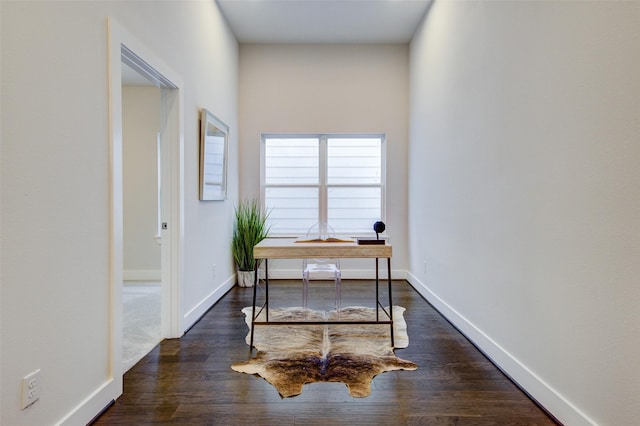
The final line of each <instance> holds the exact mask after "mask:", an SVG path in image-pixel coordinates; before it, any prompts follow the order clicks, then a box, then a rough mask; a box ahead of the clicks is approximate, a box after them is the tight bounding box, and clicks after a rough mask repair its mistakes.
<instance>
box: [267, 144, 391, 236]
mask: <svg viewBox="0 0 640 426" xmlns="http://www.w3.org/2000/svg"><path fill="white" fill-rule="evenodd" d="M295 138H317V139H318V140H319V141H320V145H319V165H318V166H319V175H320V176H319V179H320V181H319V183H318V184H299V185H267V184H266V182H265V181H266V168H265V162H266V158H265V156H266V139H295ZM333 138H345V139H348V138H353V139H357V138H379V139H380V151H381V152H380V156H381V158H380V160H381V164H380V168H381V170H380V174H381V176H380V184H362V185H354V184H328V183H327V151H328V143H327V142H328V140H329V139H333ZM386 142H387V138H386V134H384V133H263V134H262V135H261V137H260V202H261V206H262V208H263V209H265V208H266V206H265V200H266V195H265V194H266V188H267V187H287V188H288V187H292V186H297V187H301V188H303V187H307V188H318V192H319V200H318V210H319V211H318V217H319V221H320V222H328V190H329V188H330V187H334V188H339V187H353V186H362V187H371V188H380V216H381V218H380V220H381V221H383V222H386V205H387V203H386V188H387V179H386V176H387V143H386ZM371 225H372V228H371V231H370V232H367V233H363V232H355V231H353V232H347V233H340V235H341V236H344V237H358V236H371V235H375V232H374V231H373V224H371ZM271 235H273V236H293V237H295V236H296V235H289V234H288V233H287V234H285V233H280V232H271Z"/></svg>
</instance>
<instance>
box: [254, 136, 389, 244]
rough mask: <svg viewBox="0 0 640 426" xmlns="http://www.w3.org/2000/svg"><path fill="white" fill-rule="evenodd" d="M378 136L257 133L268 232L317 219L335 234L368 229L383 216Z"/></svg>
mask: <svg viewBox="0 0 640 426" xmlns="http://www.w3.org/2000/svg"><path fill="white" fill-rule="evenodd" d="M383 146H384V136H383V135H357V136H354V135H295V136H294V135H263V137H262V151H261V154H262V155H261V157H262V160H261V165H262V167H261V182H262V188H261V189H262V195H263V197H262V199H263V200H264V206H265V208H266V209H267V210H268V211H269V212H270V213H269V224H270V225H271V233H272V234H274V235H278V234H280V235H284V234H286V235H302V234H304V233H306V231H307V229H309V228H310V227H311V226H312V225H314V224H315V223H317V222H325V221H326V222H327V223H329V225H330V226H331V227H332V228H333V229H334V231H335V232H336V233H337V234H341V235H362V234H368V233H371V232H372V226H373V223H374V222H376V221H378V220H384V217H383V216H384V208H383V207H384V180H385V179H384V163H385V161H384V149H383Z"/></svg>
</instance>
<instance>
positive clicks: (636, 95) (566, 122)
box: [409, 1, 640, 425]
mask: <svg viewBox="0 0 640 426" xmlns="http://www.w3.org/2000/svg"><path fill="white" fill-rule="evenodd" d="M639 24H640V8H639V7H638V3H637V2H537V1H536V2H529V1H525V2H489V1H486V2H485V1H478V2H446V1H436V2H435V3H434V4H433V6H432V7H431V10H430V12H429V13H428V16H427V17H426V19H425V22H424V24H423V25H422V28H421V30H420V32H419V33H418V34H417V35H416V37H415V38H414V40H413V42H412V44H411V66H410V67H411V118H410V147H409V154H410V156H409V200H410V202H409V229H410V230H411V233H410V234H409V238H410V243H409V252H410V257H409V270H410V281H411V282H412V283H413V284H414V285H415V286H416V287H418V288H419V289H420V290H421V292H422V293H423V294H424V295H425V296H427V298H428V299H429V300H431V301H432V302H433V303H434V304H436V306H437V307H439V308H440V309H441V310H442V311H443V312H445V313H446V314H447V316H448V317H449V318H450V319H451V320H452V321H453V322H454V323H455V324H456V325H457V326H459V327H460V328H461V329H462V330H463V331H464V332H465V333H467V334H468V335H469V336H470V337H471V338H472V339H473V340H474V341H475V342H476V343H478V344H479V345H480V346H481V347H482V348H483V349H484V350H485V351H486V352H487V353H488V354H489V355H490V356H491V357H492V358H493V359H495V360H497V361H498V362H499V364H500V365H501V366H502V367H503V368H505V370H507V372H508V373H509V374H511V375H512V376H513V377H514V378H515V379H516V380H517V381H518V382H520V383H521V384H522V385H523V386H524V387H525V388H526V389H527V390H528V391H529V392H530V393H531V394H532V395H533V396H534V397H535V398H537V399H538V400H539V401H540V402H541V403H542V404H543V405H545V406H546V407H547V408H548V409H550V410H551V411H552V412H553V414H554V415H556V416H557V417H558V418H559V419H560V420H561V421H563V422H564V423H565V424H567V425H577V424H589V423H597V424H602V425H630V424H635V423H637V419H638V418H639V417H640V400H639V399H638V395H640V370H639V369H638V367H637V360H638V359H640V339H638V335H637V330H638V324H639V323H640V310H639V309H638V306H640V286H639V285H638V277H639V276H640V263H639V262H638V259H639V258H640V227H639V226H640V198H639V196H638V195H639V194H640V179H639V178H638V176H639V175H638V159H639V158H640V144H639V143H638V141H639V140H640V77H639V76H640V25H639ZM424 261H426V265H427V266H426V273H425V272H424V263H423V262H424Z"/></svg>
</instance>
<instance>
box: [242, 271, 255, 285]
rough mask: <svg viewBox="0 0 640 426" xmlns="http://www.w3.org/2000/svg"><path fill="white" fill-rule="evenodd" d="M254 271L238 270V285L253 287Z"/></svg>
mask: <svg viewBox="0 0 640 426" xmlns="http://www.w3.org/2000/svg"><path fill="white" fill-rule="evenodd" d="M253 278H254V272H253V271H238V285H239V286H240V287H253Z"/></svg>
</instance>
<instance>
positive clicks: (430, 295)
mask: <svg viewBox="0 0 640 426" xmlns="http://www.w3.org/2000/svg"><path fill="white" fill-rule="evenodd" d="M406 279H407V281H409V283H411V285H412V286H413V288H415V289H416V291H418V293H420V294H421V295H422V297H424V298H425V299H426V300H427V301H428V302H429V303H430V304H431V305H433V306H434V307H435V308H436V309H437V310H438V311H439V312H440V313H441V314H442V315H443V316H444V317H445V318H446V319H447V320H448V321H450V322H451V323H452V324H453V325H454V326H455V327H456V328H457V329H458V330H459V331H460V332H461V333H462V334H464V335H465V336H466V337H467V338H468V339H469V340H470V341H471V342H473V344H474V345H476V347H478V348H479V349H480V350H481V351H482V352H483V353H484V354H485V355H486V356H487V357H489V359H491V360H492V362H494V363H495V364H496V365H497V366H498V367H499V368H500V369H501V370H502V371H503V372H504V373H505V374H506V375H507V376H509V377H510V378H511V379H512V380H513V381H514V382H515V383H517V384H518V386H520V387H521V388H522V389H523V390H524V391H525V392H526V393H527V394H529V395H530V397H531V398H533V399H535V400H536V401H537V402H538V403H539V404H540V405H542V406H543V407H545V409H546V410H547V411H548V412H549V413H552V415H553V416H554V417H556V418H557V419H558V420H559V421H561V422H562V423H563V424H567V425H597V423H596V422H595V421H594V420H593V419H591V418H589V417H588V416H587V415H586V414H585V413H583V412H582V411H580V409H579V408H578V407H576V406H575V405H573V404H572V403H571V402H570V401H569V400H567V399H566V398H565V397H564V396H562V395H561V394H560V393H559V392H558V391H557V390H556V389H554V388H552V387H551V386H550V385H549V384H548V383H546V382H545V381H544V380H543V379H542V378H541V377H539V376H538V375H536V374H535V373H534V372H533V371H532V370H531V369H529V368H528V367H527V366H526V365H525V364H523V363H522V362H520V360H518V359H517V358H516V357H514V356H513V355H512V354H510V353H509V352H508V351H507V350H506V349H504V348H503V347H502V346H500V344H499V343H498V342H496V341H494V340H493V339H491V337H489V336H488V335H487V334H486V333H485V332H484V331H482V329H480V328H479V327H477V326H476V325H475V324H473V323H472V322H471V321H469V319H467V318H466V317H465V316H464V315H462V314H461V313H460V312H458V311H457V310H456V309H455V308H454V307H452V306H451V305H449V304H448V303H447V302H446V301H445V300H443V299H441V298H440V297H439V296H438V295H437V294H436V293H434V292H433V291H432V290H431V289H430V288H429V286H428V285H426V284H424V283H422V282H421V281H420V280H419V279H418V278H417V277H416V276H415V275H413V274H411V273H410V272H407V277H406Z"/></svg>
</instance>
